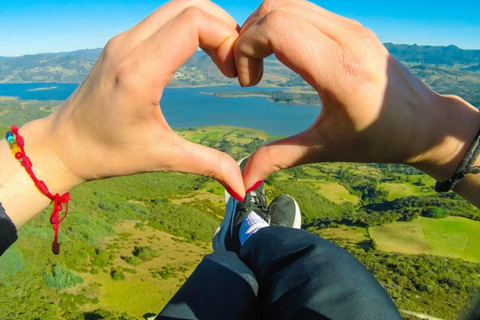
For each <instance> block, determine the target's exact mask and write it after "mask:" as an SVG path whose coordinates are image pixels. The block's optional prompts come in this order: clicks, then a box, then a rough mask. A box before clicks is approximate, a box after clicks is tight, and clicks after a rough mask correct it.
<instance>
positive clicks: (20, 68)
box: [0, 43, 480, 106]
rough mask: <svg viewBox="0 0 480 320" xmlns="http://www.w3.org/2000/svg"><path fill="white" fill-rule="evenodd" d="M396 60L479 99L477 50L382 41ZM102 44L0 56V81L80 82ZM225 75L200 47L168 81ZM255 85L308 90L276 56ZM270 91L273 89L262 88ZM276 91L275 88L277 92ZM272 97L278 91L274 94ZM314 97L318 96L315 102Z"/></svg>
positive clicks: (436, 84)
mask: <svg viewBox="0 0 480 320" xmlns="http://www.w3.org/2000/svg"><path fill="white" fill-rule="evenodd" d="M385 46H386V48H387V49H388V50H389V51H390V53H391V54H392V55H393V56H395V57H396V58H397V59H398V60H400V61H402V62H403V63H405V64H407V66H408V67H409V68H410V69H411V70H412V72H413V73H415V74H416V75H417V76H419V77H420V78H421V79H423V80H424V81H425V82H426V83H427V84H429V85H430V86H432V88H433V89H434V90H436V91H438V92H439V93H442V94H457V95H459V96H461V97H463V98H464V99H466V100H467V101H469V102H470V103H472V104H473V105H476V106H478V105H480V50H463V49H460V48H458V47H456V46H448V47H441V46H418V45H398V44H392V43H386V44H385ZM100 53H101V49H89V50H79V51H74V52H64V53H45V54H37V55H26V56H21V57H13V58H12V57H3V58H2V59H0V83H22V82H63V83H65V82H72V83H80V82H82V81H83V80H84V79H85V78H86V76H87V75H88V73H89V72H90V70H91V68H92V67H93V65H94V63H95V61H96V59H97V58H98V56H99V55H100ZM234 83H236V80H235V79H227V78H225V77H224V76H223V75H222V74H221V73H220V72H219V71H218V69H217V68H216V67H215V66H214V64H213V63H212V62H211V60H210V58H209V57H208V56H207V55H206V54H205V53H203V52H202V51H198V52H196V53H195V54H194V55H193V57H192V58H191V59H190V60H188V61H187V62H186V63H185V64H184V66H182V67H181V68H180V70H178V72H177V73H176V75H175V76H174V78H173V79H172V81H171V82H170V84H169V86H171V87H184V86H206V85H220V84H234ZM260 86H279V87H287V88H291V87H297V88H302V89H303V90H305V89H307V90H311V88H310V87H309V86H308V85H306V84H305V82H304V81H303V79H302V78H300V77H299V76H298V75H296V74H294V73H293V72H292V71H291V70H289V69H288V68H286V67H285V66H284V65H282V64H281V63H280V62H279V61H278V60H277V59H276V58H275V57H273V56H271V57H269V58H267V59H266V60H265V74H264V77H263V80H262V82H261V83H260ZM264 94H266V95H268V96H269V97H270V96H272V95H274V94H275V93H264ZM295 94H296V96H292V94H290V93H281V95H282V97H281V99H280V102H283V103H289V101H294V103H301V104H308V103H309V102H310V101H311V96H310V95H308V94H307V95H305V94H303V95H301V96H300V98H299V97H298V93H295ZM277 95H278V93H277ZM272 99H273V100H275V99H278V97H273V98H272ZM315 103H318V102H315Z"/></svg>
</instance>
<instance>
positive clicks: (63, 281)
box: [43, 264, 83, 289]
mask: <svg viewBox="0 0 480 320" xmlns="http://www.w3.org/2000/svg"><path fill="white" fill-rule="evenodd" d="M43 279H44V280H45V282H46V284H47V286H48V287H54V288H57V289H65V288H69V287H73V286H75V285H77V284H79V283H83V279H82V277H80V276H79V275H77V274H75V273H74V272H73V271H71V270H70V269H68V268H67V267H66V266H64V265H63V264H56V265H54V266H53V268H52V273H48V272H46V273H45V274H44V275H43Z"/></svg>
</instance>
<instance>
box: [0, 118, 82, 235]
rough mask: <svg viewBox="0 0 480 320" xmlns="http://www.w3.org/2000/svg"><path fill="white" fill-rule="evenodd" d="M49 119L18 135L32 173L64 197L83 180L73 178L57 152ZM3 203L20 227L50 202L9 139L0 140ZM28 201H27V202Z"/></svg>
mask: <svg viewBox="0 0 480 320" xmlns="http://www.w3.org/2000/svg"><path fill="white" fill-rule="evenodd" d="M50 128H51V123H50V119H49V118H44V119H39V120H35V121H32V122H29V123H27V124H25V125H24V126H23V127H22V128H20V130H19V133H20V134H21V135H22V136H23V138H24V141H25V154H26V155H27V156H28V157H29V158H30V160H31V162H32V170H33V172H34V174H35V175H36V176H37V178H38V179H39V180H43V181H44V182H45V184H46V185H47V187H48V189H49V190H50V192H51V193H52V194H56V193H59V194H63V193H65V192H67V191H69V190H70V189H71V188H73V187H74V186H76V185H78V184H80V183H81V182H82V181H81V180H79V179H77V178H76V177H74V176H73V175H72V174H71V173H70V172H69V171H68V170H67V169H66V167H65V166H64V164H63V163H62V162H61V161H60V159H59V157H58V156H57V154H56V153H55V151H54V148H53V145H52V142H53V139H52V137H51V135H50V132H51V130H50ZM0 158H1V159H2V162H3V166H2V167H1V168H0V181H1V186H0V202H1V203H2V204H3V206H4V208H5V211H6V212H7V214H8V215H9V217H10V218H11V220H12V221H13V223H14V224H15V225H16V226H17V227H20V226H21V225H23V224H24V223H25V222H27V221H28V220H30V219H31V218H32V217H34V216H35V215H36V214H38V213H39V212H40V211H41V210H43V209H44V208H45V207H46V206H48V204H49V203H50V202H51V201H50V199H49V198H48V197H46V196H45V195H44V194H43V193H42V192H40V190H38V189H37V187H36V186H35V184H34V182H33V180H32V179H31V178H30V176H29V175H28V173H27V172H26V170H25V168H24V167H23V166H22V165H21V163H20V162H19V161H18V160H17V159H15V156H14V155H13V154H12V153H11V151H10V148H9V146H8V144H7V142H6V140H2V141H0ZM27 199H28V201H26V200H27Z"/></svg>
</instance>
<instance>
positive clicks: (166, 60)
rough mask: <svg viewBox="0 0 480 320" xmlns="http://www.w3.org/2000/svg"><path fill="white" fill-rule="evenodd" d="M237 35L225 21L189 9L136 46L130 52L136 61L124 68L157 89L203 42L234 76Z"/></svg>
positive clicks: (223, 69)
mask: <svg viewBox="0 0 480 320" xmlns="http://www.w3.org/2000/svg"><path fill="white" fill-rule="evenodd" d="M237 37H238V33H237V31H236V29H234V28H232V27H231V26H229V25H227V24H225V23H224V22H223V21H221V20H219V19H217V18H215V17H213V16H210V15H208V14H205V13H204V12H203V11H201V10H199V9H196V8H188V9H186V10H184V11H183V12H182V13H181V14H179V15H178V16H177V17H176V18H175V19H173V20H171V21H169V22H168V23H167V24H166V25H164V26H163V27H162V28H161V29H160V30H158V31H157V32H156V33H155V34H153V35H152V36H151V37H150V38H149V39H148V40H146V41H145V42H144V43H143V44H142V45H140V46H138V47H137V48H135V51H134V52H132V54H131V57H132V59H134V61H126V62H125V67H126V69H127V70H134V76H133V77H132V79H131V81H142V82H144V83H145V82H147V83H148V84H151V86H150V87H151V88H152V90H156V91H158V89H159V88H163V87H165V86H166V84H167V83H168V82H169V81H170V80H171V78H172V77H173V75H174V74H175V72H176V70H177V69H178V68H180V67H181V66H182V65H183V64H184V63H185V61H187V60H188V59H189V58H190V57H191V56H192V55H193V54H194V53H195V51H196V50H197V49H198V47H199V45H201V46H203V47H205V48H208V49H210V50H212V52H213V54H214V56H215V59H214V60H215V63H216V64H217V66H218V68H219V69H220V70H221V71H222V72H223V73H224V74H225V75H227V76H230V77H233V76H234V75H235V72H236V69H235V62H234V59H233V54H232V52H233V51H232V50H233V44H234V43H235V41H236V39H237ZM132 64H133V66H132ZM135 75H136V77H135Z"/></svg>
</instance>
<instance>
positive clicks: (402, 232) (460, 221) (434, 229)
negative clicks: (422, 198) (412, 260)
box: [370, 217, 480, 262]
mask: <svg viewBox="0 0 480 320" xmlns="http://www.w3.org/2000/svg"><path fill="white" fill-rule="evenodd" d="M370 236H371V237H372V239H374V240H375V242H376V243H377V244H378V249H379V250H383V251H394V252H403V253H410V254H422V253H425V254H433V255H438V256H445V257H451V258H460V259H463V260H466V261H472V262H480V246H479V245H478V244H479V243H480V222H478V221H472V220H468V219H464V218H458V217H448V218H445V219H429V218H423V217H421V218H419V219H416V220H414V221H411V222H395V223H392V224H389V225H384V226H379V227H374V228H370Z"/></svg>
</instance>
